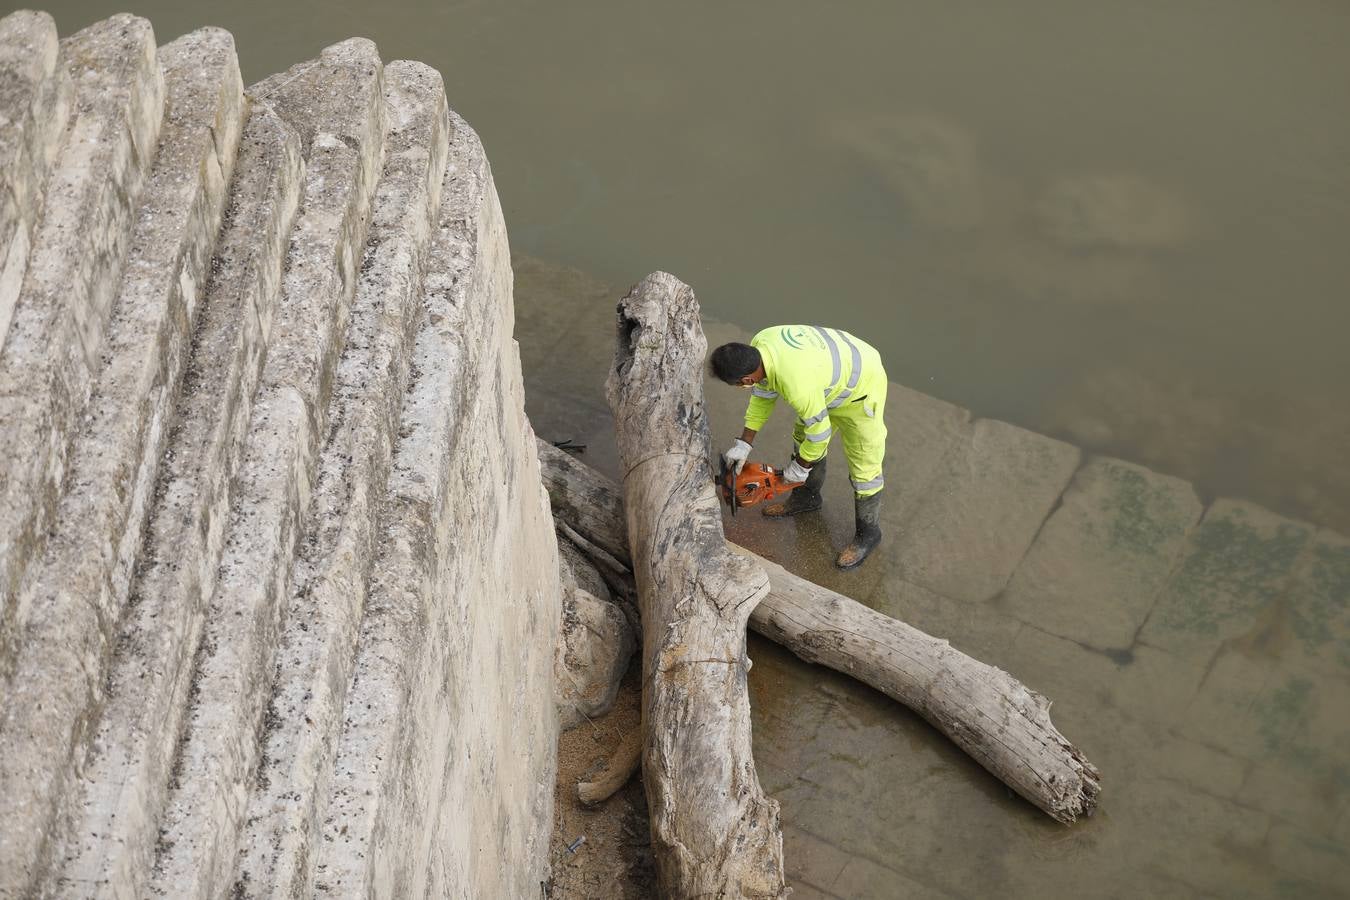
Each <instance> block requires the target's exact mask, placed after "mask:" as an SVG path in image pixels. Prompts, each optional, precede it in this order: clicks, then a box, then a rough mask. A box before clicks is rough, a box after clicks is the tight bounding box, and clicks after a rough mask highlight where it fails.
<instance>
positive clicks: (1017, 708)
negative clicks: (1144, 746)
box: [539, 441, 1100, 823]
mask: <svg viewBox="0 0 1350 900" xmlns="http://www.w3.org/2000/svg"><path fill="white" fill-rule="evenodd" d="M539 458H540V461H541V462H542V471H543V477H544V485H545V487H546V488H547V489H548V494H549V498H550V501H551V502H552V504H553V514H554V516H556V517H557V518H559V519H562V520H565V521H566V522H567V523H568V524H569V525H570V526H571V527H572V528H573V529H575V530H576V531H578V532H579V533H581V534H584V535H585V536H586V538H587V539H588V541H589V542H590V543H592V544H593V545H596V546H598V547H600V548H602V549H603V550H604V551H605V552H606V553H608V554H609V556H610V557H611V558H613V559H615V560H617V561H618V562H619V563H621V564H626V563H627V561H628V559H629V557H628V549H627V545H626V543H625V538H624V532H623V518H624V514H623V498H622V497H621V496H620V494H619V490H618V487H617V486H616V485H615V484H614V482H613V481H612V480H611V479H609V478H606V477H605V476H604V475H601V474H600V473H599V472H596V471H595V470H594V469H591V468H590V467H589V466H586V465H585V464H583V463H581V462H578V461H577V460H575V459H573V458H572V457H570V456H568V455H567V454H566V453H563V452H561V451H559V450H555V449H554V448H553V447H552V446H550V445H548V444H547V443H544V442H542V441H541V442H540V444H539ZM732 546H734V545H732ZM736 549H737V550H738V551H739V552H741V553H745V554H747V555H750V556H752V557H754V558H755V559H756V560H757V561H758V562H759V563H760V565H761V566H763V567H764V569H765V571H767V572H768V575H769V584H770V589H769V594H768V596H766V597H765V598H764V599H763V600H761V601H760V603H759V605H758V606H757V607H755V610H754V612H752V613H751V615H750V627H751V628H753V629H754V630H755V631H756V632H758V633H759V634H762V635H764V636H765V637H767V638H769V639H770V640H772V641H776V642H777V643H779V644H782V645H783V646H784V647H787V648H788V649H789V650H791V651H792V652H793V653H795V654H797V655H798V656H800V657H801V658H803V659H805V660H808V661H810V662H815V663H820V664H821V665H825V666H829V667H830V668H832V669H836V670H838V671H840V672H843V673H845V674H847V675H851V676H853V677H854V678H857V679H858V680H859V681H862V682H863V683H865V684H868V685H871V686H872V687H874V688H876V689H877V690H879V691H882V692H883V693H885V694H886V695H888V696H890V697H893V698H894V699H896V700H898V701H900V702H901V703H903V704H905V705H906V706H908V707H909V708H910V709H912V710H914V711H915V712H917V713H919V714H920V715H922V716H923V717H924V718H925V719H927V720H928V721H929V722H931V723H932V724H933V725H934V726H935V727H937V728H938V730H940V731H941V732H942V733H943V734H946V735H947V736H948V737H950V738H951V739H952V740H953V741H955V742H956V743H957V744H958V745H959V746H960V747H961V748H962V749H963V750H965V751H966V752H967V753H969V754H970V755H971V756H972V757H974V759H975V760H976V761H977V762H979V763H980V765H982V766H984V767H985V768H986V769H988V770H989V771H990V772H992V773H993V774H994V775H996V776H997V777H998V778H1000V779H1002V780H1003V782H1004V783H1006V784H1007V785H1008V786H1009V787H1011V788H1012V789H1013V790H1015V791H1017V793H1019V794H1021V795H1022V796H1023V797H1025V798H1026V799H1027V800H1029V801H1031V803H1033V804H1035V805H1036V806H1038V807H1039V808H1040V809H1042V810H1044V811H1045V812H1046V813H1047V814H1049V815H1050V816H1052V817H1053V818H1055V819H1057V820H1059V821H1060V822H1064V823H1069V822H1072V821H1074V820H1075V819H1076V818H1078V817H1079V816H1081V815H1090V814H1091V813H1092V811H1093V809H1094V808H1095V807H1096V805H1097V794H1098V791H1099V790H1100V788H1099V779H1098V774H1097V770H1096V768H1094V767H1093V766H1092V764H1091V763H1089V762H1088V761H1087V760H1086V759H1085V758H1084V757H1083V754H1082V753H1081V752H1080V751H1079V750H1078V748H1077V747H1075V746H1074V745H1073V744H1071V743H1069V742H1068V741H1067V740H1066V739H1065V738H1064V736H1063V735H1061V734H1060V733H1059V731H1058V730H1057V729H1056V728H1055V726H1054V724H1053V723H1051V721H1050V712H1049V710H1050V703H1049V701H1048V700H1046V699H1045V697H1043V696H1041V695H1040V694H1038V693H1036V692H1035V691H1032V690H1030V689H1028V688H1027V687H1026V686H1025V685H1023V684H1022V683H1021V682H1020V681H1018V680H1017V679H1016V678H1013V677H1012V676H1011V675H1009V674H1008V673H1007V672H1004V671H1003V670H1002V669H998V668H995V667H994V666H990V665H986V664H984V663H981V662H979V661H978V660H975V659H972V658H971V657H969V656H967V655H966V654H964V653H962V652H961V651H959V650H957V649H955V648H954V647H952V646H951V645H950V644H948V643H947V642H946V641H945V640H941V639H938V638H934V637H930V636H929V635H927V634H924V633H923V632H922V631H919V630H918V629H916V628H912V627H910V626H909V625H906V624H905V623H903V622H899V621H897V620H895V619H892V618H890V617H889V616H884V615H882V614H881V613H878V612H876V611H875V610H872V609H869V608H868V607H866V606H863V605H862V604H861V603H858V602H856V601H854V600H851V599H849V598H848V597H845V596H843V595H842V594H837V593H835V592H834V591H831V590H828V589H826V588H823V587H820V586H819V585H817V584H813V583H812V582H810V581H807V580H805V579H803V578H798V577H797V576H795V575H793V574H791V573H790V572H788V571H786V570H785V569H783V568H782V567H781V566H778V565H776V564H774V563H771V562H769V561H768V560H765V559H763V558H761V557H758V556H754V554H751V553H750V552H749V551H747V550H741V549H740V548H736Z"/></svg>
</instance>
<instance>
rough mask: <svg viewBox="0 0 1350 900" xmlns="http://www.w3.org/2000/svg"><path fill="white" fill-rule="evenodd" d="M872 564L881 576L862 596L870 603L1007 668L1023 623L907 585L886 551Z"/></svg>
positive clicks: (993, 608)
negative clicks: (875, 564)
mask: <svg viewBox="0 0 1350 900" xmlns="http://www.w3.org/2000/svg"><path fill="white" fill-rule="evenodd" d="M876 563H878V566H877V568H878V570H879V571H880V578H879V580H878V581H877V583H876V586H875V588H874V589H873V590H872V592H871V593H869V594H867V595H866V599H865V601H864V602H865V603H866V604H867V605H868V606H870V607H872V608H873V609H875V610H877V611H878V612H882V613H885V614H886V615H888V616H890V617H892V618H894V619H899V620H900V621H902V622H904V623H906V624H908V625H912V626H914V627H915V628H917V629H919V630H920V631H922V632H924V633H925V634H930V635H932V636H933V637H940V638H944V639H946V640H947V641H948V642H949V643H950V644H951V645H952V646H953V647H956V648H957V649H959V650H961V651H962V652H964V653H968V654H970V655H971V656H974V657H975V658H976V659H979V660H981V661H983V662H987V663H989V664H990V665H995V666H999V667H1001V668H1007V667H1008V659H1009V658H1010V657H1009V649H1010V648H1011V646H1012V644H1013V641H1014V639H1015V637H1016V635H1017V633H1018V632H1019V631H1020V630H1021V629H1022V628H1023V625H1022V623H1021V622H1019V621H1018V620H1017V619H1015V618H1013V617H1012V616H1010V615H1008V614H1007V613H1005V612H1003V611H1002V610H1000V609H999V608H998V607H997V606H995V605H994V604H989V603H976V602H972V601H969V600H958V599H953V598H951V597H943V596H941V595H939V594H935V593H933V592H932V591H930V590H928V589H927V588H922V587H919V586H918V585H916V584H911V583H910V582H908V581H906V580H905V579H904V578H902V577H901V576H900V575H899V574H898V564H897V563H896V562H895V560H893V559H891V558H890V555H889V554H888V555H886V556H882V557H880V558H879V559H877V560H876ZM868 565H872V563H871V562H869V563H868ZM1019 677H1021V675H1020V674H1019Z"/></svg>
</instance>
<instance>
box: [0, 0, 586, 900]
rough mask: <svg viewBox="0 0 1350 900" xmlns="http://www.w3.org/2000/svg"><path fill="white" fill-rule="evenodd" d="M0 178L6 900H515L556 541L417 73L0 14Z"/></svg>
mask: <svg viewBox="0 0 1350 900" xmlns="http://www.w3.org/2000/svg"><path fill="white" fill-rule="evenodd" d="M0 173H2V177H3V190H4V195H3V200H2V201H0V202H2V203H3V206H0V265H2V266H3V269H2V270H0V340H2V341H3V344H2V345H0V494H3V499H2V500H0V603H2V604H3V605H2V606H0V617H2V618H0V679H2V682H0V683H3V708H2V709H0V896H2V897H6V898H8V897H28V896H59V897H144V896H172V897H217V896H222V895H226V894H230V895H231V896H236V897H251V896H287V897H291V896H312V895H324V896H329V895H332V896H368V895H379V896H391V897H394V896H397V897H404V896H465V897H468V896H474V897H508V896H519V897H524V896H536V895H537V894H538V892H539V882H540V881H541V880H542V879H543V878H544V877H545V873H546V859H545V856H546V849H547V843H548V832H549V827H550V825H551V803H552V789H553V772H554V766H555V761H554V753H555V749H554V748H555V742H554V737H555V734H556V714H555V710H554V706H553V694H552V690H553V687H552V679H551V673H552V666H553V663H554V642H555V640H556V633H557V620H558V603H559V596H560V589H559V584H558V564H557V556H556V545H555V543H554V538H553V526H552V520H551V517H550V515H549V510H548V500H547V496H546V495H545V493H544V491H543V488H542V485H541V483H540V478H539V471H538V460H537V458H536V456H535V454H534V441H533V436H532V433H531V431H530V427H529V424H528V422H527V421H526V420H525V416H524V411H523V393H522V386H521V376H520V362H519V354H518V351H517V349H516V345H515V342H514V340H513V339H512V328H513V310H512V303H511V268H510V257H509V250H508V245H507V240H506V232H505V226H504V224H503V221H502V215H501V209H500V206H499V204H498V200H497V195H496V190H495V188H494V186H493V182H492V175H491V171H490V169H489V167H488V163H487V160H486V157H485V156H484V153H483V149H482V146H481V144H480V143H479V141H478V138H477V136H476V135H475V134H474V133H473V131H472V130H471V129H470V128H469V127H468V126H467V125H466V124H465V123H464V122H463V121H462V120H461V119H460V118H459V117H458V116H456V115H455V114H454V113H453V112H451V111H450V110H449V109H448V106H447V102H446V97H445V92H444V89H443V87H442V84H441V79H440V76H439V75H438V74H437V73H436V72H435V71H434V70H432V69H430V68H428V67H426V66H423V65H420V64H418V63H412V62H393V63H390V64H388V65H383V64H382V63H381V61H380V59H379V56H378V54H377V52H376V49H375V47H374V45H372V44H371V43H370V42H369V41H365V40H360V39H354V40H350V41H346V42H343V43H341V44H337V45H335V46H333V47H330V48H328V49H327V50H325V51H324V52H323V54H322V55H321V56H320V57H319V58H318V59H317V60H313V61H310V62H307V63H303V64H301V65H299V66H296V67H295V68H293V69H291V70H290V71H288V72H285V73H283V74H280V75H277V76H274V77H272V78H269V79H267V80H265V81H263V82H261V83H259V84H257V85H255V86H253V87H252V88H249V89H247V90H245V89H244V87H243V84H242V81H241V78H240V72H239V67H238V62H237V60H236V56H235V51H234V44H233V40H232V38H231V37H230V35H229V34H227V33H225V32H223V31H220V30H217V29H204V30H201V31H197V32H193V33H192V34H189V35H187V36H185V37H182V38H179V39H178V40H175V41H173V42H171V43H169V44H167V45H165V46H163V47H158V48H157V47H156V41H155V36H154V34H153V31H152V29H151V26H150V24H149V23H148V22H146V21H144V20H142V19H137V18H135V17H132V16H116V17H113V18H111V19H108V20H106V21H104V22H101V23H98V24H96V25H93V26H91V27H89V28H87V29H85V30H83V31H81V32H79V33H77V34H75V35H71V36H69V37H67V38H65V39H62V40H58V36H57V34H56V30H55V27H54V25H53V22H52V20H51V18H50V17H48V16H46V15H45V14H42V13H35V12H16V13H13V14H11V15H9V16H7V17H6V18H4V19H3V20H0Z"/></svg>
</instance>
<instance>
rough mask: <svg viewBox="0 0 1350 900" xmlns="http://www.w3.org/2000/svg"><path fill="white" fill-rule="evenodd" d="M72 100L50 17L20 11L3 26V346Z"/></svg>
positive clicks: (0, 170)
mask: <svg viewBox="0 0 1350 900" xmlns="http://www.w3.org/2000/svg"><path fill="white" fill-rule="evenodd" d="M73 93H74V88H73V87H72V85H71V81H70V72H69V71H68V70H67V68H66V66H65V63H64V61H63V60H62V59H61V52H60V44H59V42H58V40H57V36H56V23H55V22H53V21H52V17H51V16H49V15H47V14H46V13H42V12H32V11H29V10H20V11H19V12H16V13H10V14H9V15H8V16H5V17H4V18H3V19H0V122H3V123H4V127H3V128H0V346H2V345H3V344H4V342H5V334H6V333H7V332H8V331H9V320H10V317H11V316H12V315H13V314H14V304H15V302H16V301H17V300H18V299H19V287H20V286H21V285H22V284H23V276H24V273H25V272H26V271H27V270H28V251H29V249H30V248H31V247H32V246H33V237H34V233H35V232H36V230H37V226H38V219H39V217H40V215H41V213H42V202H43V199H44V198H45V197H46V193H47V174H48V173H49V172H50V171H51V167H52V161H53V160H55V159H56V152H57V150H58V149H60V147H61V136H62V134H64V133H65V130H66V124H67V122H68V121H69V120H70V109H71V99H72V94H73Z"/></svg>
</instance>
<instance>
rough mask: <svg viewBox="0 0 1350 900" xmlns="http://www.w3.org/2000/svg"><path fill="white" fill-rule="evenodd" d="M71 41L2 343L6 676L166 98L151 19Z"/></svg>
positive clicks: (1, 661) (0, 552)
mask: <svg viewBox="0 0 1350 900" xmlns="http://www.w3.org/2000/svg"><path fill="white" fill-rule="evenodd" d="M61 48H62V49H61V54H62V57H63V59H64V61H65V64H66V66H67V68H68V71H69V73H70V77H71V79H72V81H73V82H74V85H75V105H76V108H75V112H74V119H73V121H72V123H71V125H70V128H69V130H68V131H66V132H65V133H64V134H65V142H64V144H63V145H62V146H61V150H60V151H59V153H58V155H57V157H56V160H55V162H54V164H53V167H52V170H51V175H50V177H49V179H48V186H47V191H46V200H45V205H44V208H43V213H42V219H41V223H40V225H39V227H38V230H37V232H36V236H35V237H34V239H33V247H32V250H31V251H30V253H29V257H28V265H27V269H26V271H25V273H24V278H23V284H22V288H21V289H20V293H19V297H18V300H17V302H16V304H15V306H14V313H13V316H12V318H11V319H10V323H9V330H8V333H7V334H6V335H5V339H4V346H3V349H0V603H3V608H0V677H6V676H8V675H9V674H10V672H11V669H12V664H13V653H14V646H13V642H14V640H15V636H16V635H17V634H18V633H19V628H20V626H21V625H22V623H23V622H24V620H25V618H26V614H25V611H24V610H23V609H21V608H20V602H19V599H18V598H19V594H20V587H21V579H22V577H23V574H24V571H25V569H26V568H27V566H28V562H29V561H30V559H32V558H33V557H34V556H35V555H36V553H37V552H38V551H40V549H41V547H42V544H43V542H44V536H45V534H46V532H47V530H48V529H49V527H50V522H51V519H52V517H53V515H54V514H55V511H56V505H57V501H58V500H59V499H60V492H61V484H62V480H63V478H64V477H65V474H66V467H67V455H68V450H69V443H70V440H71V437H72V434H73V432H74V429H75V426H76V425H77V423H78V421H79V416H80V415H81V413H82V412H83V410H84V406H85V401H86V400H87V398H88V396H89V390H90V387H91V384H92V381H93V378H94V375H95V374H96V372H95V369H96V366H97V363H98V351H99V349H100V347H101V344H102V335H103V327H104V324H105V323H106V321H107V316H108V311H109V308H110V306H111V304H112V298H113V294H114V292H115V290H116V289H117V286H118V284H119V281H120V274H121V271H122V266H123V262H124V260H125V258H126V254H127V249H128V247H129V245H130V243H131V235H132V229H133V225H134V218H135V210H136V204H137V201H138V199H139V197H140V194H141V190H142V187H143V185H144V182H145V178H146V174H147V172H148V171H149V169H150V157H151V155H152V153H153V149H154V144H155V141H156V139H157V138H158V135H159V124H160V118H161V112H162V105H163V92H164V84H163V77H162V75H161V73H160V69H159V65H158V63H157V61H156V56H155V42H154V34H153V33H152V31H151V29H150V24H149V23H148V22H146V21H145V20H144V19H137V18H135V17H133V16H127V15H120V16H114V17H113V18H111V19H107V20H105V21H103V22H100V23H98V24H96V25H92V26H90V27H89V28H86V29H85V30H83V31H81V32H79V33H77V34H76V35H74V36H72V37H70V38H67V39H65V40H64V41H62V43H61ZM5 868H8V867H5Z"/></svg>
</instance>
